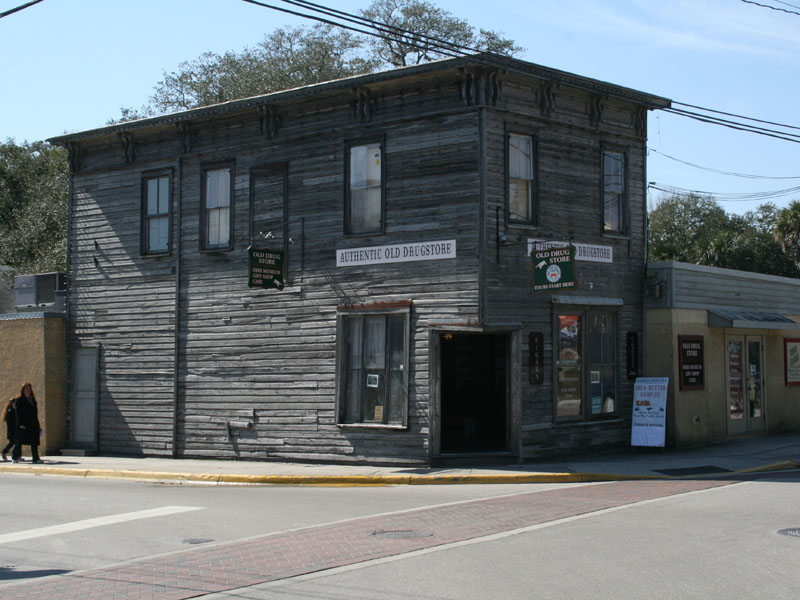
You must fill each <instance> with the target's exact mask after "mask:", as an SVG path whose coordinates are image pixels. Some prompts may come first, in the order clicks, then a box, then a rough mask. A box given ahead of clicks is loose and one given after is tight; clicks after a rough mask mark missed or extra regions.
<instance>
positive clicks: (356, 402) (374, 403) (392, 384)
mask: <svg viewBox="0 0 800 600" xmlns="http://www.w3.org/2000/svg"><path fill="white" fill-rule="evenodd" d="M408 328H409V311H408V310H403V311H399V312H389V313H375V312H372V311H364V312H354V313H347V314H342V315H340V321H339V331H338V335H339V336H340V344H339V348H340V352H339V356H338V359H339V398H338V403H339V409H338V423H339V424H352V425H356V424H360V425H384V426H397V427H403V426H405V425H406V415H407V405H408V368H407V361H408Z"/></svg>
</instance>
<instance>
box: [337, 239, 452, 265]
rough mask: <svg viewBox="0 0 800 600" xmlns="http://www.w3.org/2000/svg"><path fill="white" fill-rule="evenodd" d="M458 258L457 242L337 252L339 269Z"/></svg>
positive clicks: (388, 246) (392, 245)
mask: <svg viewBox="0 0 800 600" xmlns="http://www.w3.org/2000/svg"><path fill="white" fill-rule="evenodd" d="M455 257H456V241H455V240H439V241H436V242H417V243H415V244H389V245H387V246H371V247H368V248H347V249H342V250H337V251H336V266H337V267H357V266H361V265H380V264H386V263H399V262H412V261H416V260H443V259H445V258H455Z"/></svg>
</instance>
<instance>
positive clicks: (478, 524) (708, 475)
mask: <svg viewBox="0 0 800 600" xmlns="http://www.w3.org/2000/svg"><path fill="white" fill-rule="evenodd" d="M798 464H800V432H798V433H783V434H770V435H762V436H758V437H748V438H739V439H735V440H732V441H729V442H726V443H722V444H715V445H710V446H704V447H701V448H693V449H688V450H669V449H668V450H662V449H653V448H635V449H634V448H631V449H627V450H624V451H619V452H608V453H595V454H592V455H583V456H573V457H568V458H564V459H563V460H560V461H552V462H539V463H531V464H513V465H507V466H500V467H493V468H457V469H445V468H436V469H427V468H403V467H367V466H342V465H306V464H299V463H277V462H255V461H215V460H173V459H166V458H164V459H159V458H146V459H145V458H143V459H136V458H121V457H67V456H64V457H45V464H43V465H32V464H30V463H29V462H26V463H19V464H12V463H0V465H2V466H0V475H2V476H4V477H14V476H15V474H28V475H29V474H31V473H38V474H40V475H45V476H53V477H57V476H73V477H105V478H125V479H134V480H135V479H140V480H146V481H153V480H163V481H171V482H173V483H180V482H187V483H192V482H204V483H211V484H218V485H220V484H237V483H238V484H248V483H249V484H262V485H264V484H287V485H303V484H309V485H342V486H347V485H352V486H357V485H416V484H422V485H424V484H431V485H434V484H484V483H515V482H517V483H553V482H564V483H572V482H575V483H578V482H583V483H588V482H607V483H601V484H592V485H577V486H542V488H541V489H536V490H531V489H530V488H531V486H520V490H521V491H520V493H515V494H503V495H498V496H493V497H489V498H478V499H474V500H467V501H460V502H455V503H446V504H439V505H434V506H426V507H420V508H414V509H410V510H401V511H397V512H392V513H383V514H380V515H370V516H363V517H358V518H353V519H346V520H343V521H342V520H340V521H334V522H328V523H321V524H318V525H311V526H304V527H300V528H297V529H287V530H282V531H276V532H274V533H268V534H262V535H255V536H253V537H249V538H245V539H241V540H234V541H226V542H221V543H209V544H207V545H202V546H198V547H196V548H193V549H191V550H181V551H178V552H172V553H168V554H162V555H156V556H143V557H141V558H137V559H133V560H129V561H126V562H123V563H117V564H109V565H107V566H103V567H98V568H92V569H88V570H84V571H69V572H64V573H61V574H54V575H52V576H45V577H40V578H38V579H35V580H29V581H20V582H18V583H11V584H8V585H4V586H2V588H0V596H2V597H3V598H4V599H8V600H33V599H36V600H44V599H51V600H73V599H74V600H77V599H87V598H97V599H102V600H114V599H120V600H123V599H124V600H154V599H156V598H163V599H165V600H183V599H188V598H196V597H200V596H204V597H209V598H212V597H213V598H222V597H225V598H228V597H241V596H239V595H238V594H239V592H238V591H237V590H239V591H242V593H246V594H247V595H246V596H245V597H248V598H268V597H275V595H274V594H273V592H272V590H271V589H270V588H269V587H266V588H264V587H263V586H270V585H272V584H281V583H282V582H286V581H289V580H292V579H294V578H297V577H300V576H310V575H313V574H318V573H322V572H329V571H330V570H332V569H337V568H348V567H351V566H355V565H364V564H372V563H373V562H374V561H380V560H383V559H388V558H389V557H398V556H410V555H412V554H413V553H415V552H420V551H426V550H428V549H433V548H450V547H454V545H458V544H463V543H469V542H470V541H475V540H490V539H494V538H496V537H497V536H503V535H506V534H511V533H514V532H522V531H532V530H534V529H537V528H539V527H542V526H546V525H548V524H553V523H559V522H562V521H565V520H569V519H574V518H581V516H585V515H590V514H597V513H599V512H602V511H613V510H616V509H619V508H621V507H624V506H627V505H632V504H635V503H640V502H651V501H654V500H658V499H664V498H669V497H672V496H677V495H683V494H690V493H693V492H701V491H704V490H711V489H714V488H724V487H726V486H731V485H733V484H736V483H737V482H741V481H747V480H748V479H749V478H751V477H758V476H759V475H758V474H757V473H759V472H767V471H771V472H772V473H770V474H769V477H774V478H778V479H776V480H781V478H783V479H782V480H785V481H787V482H788V481H796V474H795V472H794V471H793V470H795V469H797V468H798ZM748 473H756V475H748ZM0 579H2V569H0ZM230 594H233V596H230Z"/></svg>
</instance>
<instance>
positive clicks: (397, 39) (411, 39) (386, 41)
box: [361, 0, 522, 67]
mask: <svg viewBox="0 0 800 600" xmlns="http://www.w3.org/2000/svg"><path fill="white" fill-rule="evenodd" d="M361 15H362V16H364V17H366V18H368V19H371V20H373V21H377V22H379V23H385V24H386V25H389V26H390V27H392V28H396V29H395V30H394V31H391V32H390V33H387V35H386V36H385V38H371V39H370V40H369V45H370V47H371V48H372V51H373V53H374V55H375V56H376V57H378V58H379V59H380V60H381V61H382V62H383V63H385V64H388V65H391V66H394V67H405V66H408V65H417V64H420V63H422V62H427V61H431V60H435V59H438V58H444V57H447V56H452V55H453V53H452V52H442V51H441V49H440V48H438V46H440V45H441V44H438V43H437V42H436V41H433V40H430V39H428V38H427V37H421V36H419V35H414V33H421V34H424V35H425V36H429V37H431V38H434V39H435V40H441V41H444V42H449V43H451V44H455V45H457V46H461V47H464V48H474V49H478V50H482V51H486V52H497V53H500V54H509V55H510V54H514V53H517V52H521V51H522V48H520V47H519V46H517V45H516V44H514V42H513V41H511V40H507V39H503V38H501V37H500V34H498V33H496V32H494V31H486V30H483V29H481V30H480V33H479V34H478V35H476V34H475V30H474V28H473V27H472V26H470V24H469V23H467V22H466V21H463V20H461V19H459V18H457V17H454V16H453V15H452V14H451V13H449V12H447V11H445V10H442V9H440V8H437V7H436V6H434V5H433V4H431V3H430V2H424V1H419V0H375V1H374V2H373V3H372V4H371V5H370V7H369V8H368V9H367V10H364V11H361ZM397 30H403V31H407V32H409V33H403V32H402V31H397ZM412 32H413V33H412Z"/></svg>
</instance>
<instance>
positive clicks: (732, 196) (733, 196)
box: [647, 181, 800, 202]
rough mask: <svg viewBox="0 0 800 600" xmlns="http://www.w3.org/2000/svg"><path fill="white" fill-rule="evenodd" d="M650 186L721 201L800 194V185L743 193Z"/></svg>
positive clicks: (665, 190)
mask: <svg viewBox="0 0 800 600" xmlns="http://www.w3.org/2000/svg"><path fill="white" fill-rule="evenodd" d="M647 187H648V188H651V189H654V190H658V191H659V192H664V193H666V194H673V195H679V196H685V195H689V194H692V195H695V196H703V197H713V198H714V199H716V200H719V201H720V202H752V201H754V200H772V199H775V198H783V197H784V196H791V195H794V194H800V186H797V187H792V188H786V189H783V190H774V191H772V192H742V193H728V194H726V193H719V192H704V191H700V190H687V189H685V188H680V187H676V186H672V185H662V184H660V183H658V182H655V181H654V182H651V183H650V184H648V186H647Z"/></svg>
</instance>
